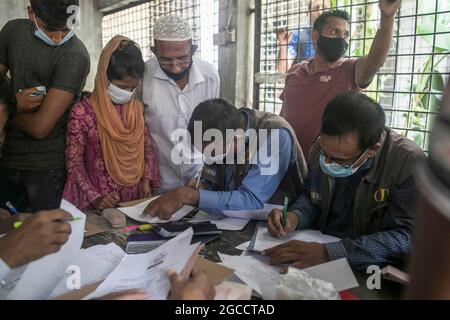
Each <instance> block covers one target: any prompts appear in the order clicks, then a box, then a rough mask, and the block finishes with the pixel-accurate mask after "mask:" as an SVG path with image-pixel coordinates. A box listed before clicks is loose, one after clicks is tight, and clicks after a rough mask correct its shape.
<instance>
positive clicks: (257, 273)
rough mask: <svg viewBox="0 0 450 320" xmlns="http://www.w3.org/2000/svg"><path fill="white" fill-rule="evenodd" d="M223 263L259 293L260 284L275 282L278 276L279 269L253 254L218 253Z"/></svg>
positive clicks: (260, 290)
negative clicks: (233, 254) (232, 254)
mask: <svg viewBox="0 0 450 320" xmlns="http://www.w3.org/2000/svg"><path fill="white" fill-rule="evenodd" d="M219 257H220V259H221V260H222V262H223V264H224V265H225V266H226V267H228V268H230V269H233V270H234V273H235V275H236V276H237V277H239V278H240V279H241V280H242V281H244V282H245V283H246V284H247V285H248V286H249V287H250V288H252V289H253V290H255V291H256V292H257V293H259V294H261V292H262V289H261V286H260V285H261V284H262V283H266V282H271V283H276V282H277V281H278V278H279V277H280V274H279V271H278V269H277V268H275V267H273V266H269V265H268V264H266V263H263V262H261V261H260V260H258V259H257V258H255V256H253V255H250V256H229V255H226V254H222V253H219Z"/></svg>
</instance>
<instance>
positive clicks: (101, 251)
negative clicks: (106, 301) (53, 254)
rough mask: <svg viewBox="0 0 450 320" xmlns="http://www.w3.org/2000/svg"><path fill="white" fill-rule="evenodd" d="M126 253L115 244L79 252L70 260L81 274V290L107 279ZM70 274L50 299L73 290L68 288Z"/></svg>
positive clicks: (60, 283)
mask: <svg viewBox="0 0 450 320" xmlns="http://www.w3.org/2000/svg"><path fill="white" fill-rule="evenodd" d="M124 255H125V252H124V251H123V250H122V249H121V248H120V247H119V246H118V245H116V244H115V243H110V244H108V245H99V246H95V247H92V248H89V249H86V250H79V251H78V252H76V253H75V254H73V255H71V257H70V258H69V264H70V265H71V266H77V267H79V268H80V272H81V288H82V287H85V286H88V285H91V284H93V283H96V282H98V281H100V280H103V279H105V278H106V277H107V276H108V275H109V274H110V273H111V272H113V271H114V269H115V268H117V266H118V265H119V263H120V261H121V260H122V258H123V256H124ZM70 276H71V275H70V274H66V276H65V277H64V278H63V279H62V280H61V281H60V282H59V284H58V285H57V286H56V288H55V289H54V290H53V292H52V293H51V295H50V298H55V297H59V296H62V295H64V294H66V293H69V292H71V291H72V290H71V289H69V288H68V286H67V280H69V277H70Z"/></svg>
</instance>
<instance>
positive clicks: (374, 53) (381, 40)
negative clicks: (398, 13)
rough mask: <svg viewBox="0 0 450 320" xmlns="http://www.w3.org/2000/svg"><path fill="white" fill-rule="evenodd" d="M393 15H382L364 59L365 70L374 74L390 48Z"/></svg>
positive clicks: (381, 64)
mask: <svg viewBox="0 0 450 320" xmlns="http://www.w3.org/2000/svg"><path fill="white" fill-rule="evenodd" d="M394 21H395V18H394V17H382V18H381V24H380V29H379V30H378V32H377V34H376V36H375V39H374V40H373V44H372V47H371V48H370V52H369V55H368V56H367V59H366V61H365V67H366V72H367V73H370V74H373V75H375V73H377V72H378V70H379V69H380V68H381V66H383V64H384V62H385V61H386V58H387V56H388V54H389V49H390V48H391V43H392V36H393V32H394Z"/></svg>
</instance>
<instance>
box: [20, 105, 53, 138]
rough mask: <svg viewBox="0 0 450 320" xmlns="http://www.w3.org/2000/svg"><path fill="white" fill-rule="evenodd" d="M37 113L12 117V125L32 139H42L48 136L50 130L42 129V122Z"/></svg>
mask: <svg viewBox="0 0 450 320" xmlns="http://www.w3.org/2000/svg"><path fill="white" fill-rule="evenodd" d="M38 112H39V111H37V112H33V113H22V114H18V115H16V117H14V119H13V124H14V125H15V126H16V127H17V128H19V129H20V130H22V131H24V132H26V133H27V134H29V135H30V136H32V137H35V138H36V139H43V138H45V137H46V136H47V135H48V133H49V131H50V130H46V128H44V125H43V121H42V119H41V117H40V116H39V114H38Z"/></svg>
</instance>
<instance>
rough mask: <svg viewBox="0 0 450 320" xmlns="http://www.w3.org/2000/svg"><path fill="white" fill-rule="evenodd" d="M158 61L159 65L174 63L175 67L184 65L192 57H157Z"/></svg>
mask: <svg viewBox="0 0 450 320" xmlns="http://www.w3.org/2000/svg"><path fill="white" fill-rule="evenodd" d="M158 61H159V65H160V66H161V67H170V66H172V65H173V64H175V65H176V66H177V67H185V66H187V65H189V64H190V63H191V61H192V57H189V58H186V59H165V58H161V57H158Z"/></svg>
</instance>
